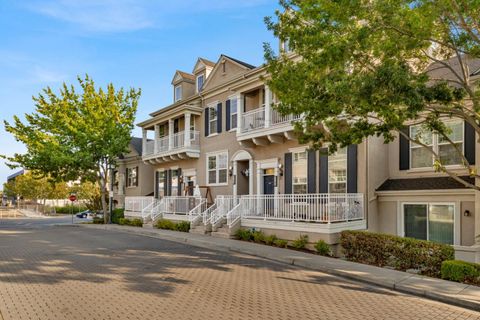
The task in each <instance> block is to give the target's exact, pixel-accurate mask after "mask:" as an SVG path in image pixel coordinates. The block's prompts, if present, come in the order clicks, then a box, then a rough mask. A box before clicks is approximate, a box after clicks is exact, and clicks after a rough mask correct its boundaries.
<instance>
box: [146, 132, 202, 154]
mask: <svg viewBox="0 0 480 320" xmlns="http://www.w3.org/2000/svg"><path fill="white" fill-rule="evenodd" d="M189 139H190V141H189V143H190V145H189V146H187V145H186V144H185V131H180V132H177V133H175V134H173V135H172V137H171V140H170V137H169V136H164V137H161V138H157V139H156V140H153V141H147V143H146V150H145V151H144V152H143V155H144V156H151V155H161V154H165V153H167V152H171V151H174V150H178V149H183V148H185V147H188V148H190V149H195V150H200V132H199V131H190V138H189ZM170 144H171V145H170ZM155 147H156V149H155Z"/></svg>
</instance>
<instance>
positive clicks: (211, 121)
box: [208, 105, 218, 134]
mask: <svg viewBox="0 0 480 320" xmlns="http://www.w3.org/2000/svg"><path fill="white" fill-rule="evenodd" d="M217 120H218V119H217V108H216V105H215V106H213V107H209V108H208V128H209V133H210V134H213V133H217Z"/></svg>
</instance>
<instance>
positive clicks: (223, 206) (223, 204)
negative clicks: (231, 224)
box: [209, 196, 240, 225]
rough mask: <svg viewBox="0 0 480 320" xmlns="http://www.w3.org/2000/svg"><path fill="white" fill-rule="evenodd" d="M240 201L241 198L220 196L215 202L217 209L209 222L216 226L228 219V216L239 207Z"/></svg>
mask: <svg viewBox="0 0 480 320" xmlns="http://www.w3.org/2000/svg"><path fill="white" fill-rule="evenodd" d="M239 201H240V197H236V196H218V197H217V199H216V200H215V202H216V203H217V208H216V209H215V210H214V211H213V212H212V215H211V217H210V221H209V222H210V223H211V224H212V225H214V224H216V223H217V222H219V221H220V220H222V219H223V218H226V217H227V214H228V213H229V212H230V211H231V210H232V209H233V208H234V207H235V206H236V205H238V203H239Z"/></svg>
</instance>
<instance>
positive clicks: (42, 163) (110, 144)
mask: <svg viewBox="0 0 480 320" xmlns="http://www.w3.org/2000/svg"><path fill="white" fill-rule="evenodd" d="M78 81H79V87H80V90H81V92H77V90H76V89H75V87H74V86H68V85H66V84H64V85H63V86H62V88H61V89H60V91H59V94H56V93H55V92H54V91H53V90H52V89H51V88H49V87H47V88H46V89H44V90H43V92H42V93H40V94H39V95H38V96H37V97H34V98H33V100H34V102H35V112H34V113H31V114H26V115H25V123H24V122H22V121H21V120H20V118H19V117H17V116H15V117H14V121H13V123H9V122H7V121H5V129H6V131H7V132H9V133H11V134H12V135H13V136H14V137H15V139H17V140H18V141H20V142H22V143H23V144H24V145H25V146H26V149H27V152H26V153H25V154H14V155H13V156H12V157H7V160H8V165H9V166H10V167H12V168H13V167H19V166H21V167H23V168H25V169H27V170H30V171H33V172H35V173H36V174H37V173H38V174H41V175H44V176H48V177H49V179H51V180H54V181H77V180H82V181H85V180H86V181H92V182H96V183H97V184H98V185H99V187H100V194H101V195H102V196H101V202H102V209H103V212H105V213H107V212H108V210H107V204H106V199H105V198H106V196H107V182H108V181H107V176H108V174H109V167H110V166H113V165H115V159H116V158H117V157H118V155H119V154H122V153H123V152H125V151H126V150H127V148H128V145H129V142H130V132H131V130H132V129H133V125H134V121H135V113H136V110H137V104H138V98H139V96H140V91H137V90H135V89H130V90H128V91H125V90H123V89H120V90H118V91H117V90H115V88H114V86H113V84H109V85H108V86H107V88H106V90H103V89H98V90H97V89H96V88H95V83H94V81H93V80H92V79H91V78H89V77H88V76H86V77H85V78H84V79H82V78H78ZM108 218H109V217H108V214H104V219H105V222H108Z"/></svg>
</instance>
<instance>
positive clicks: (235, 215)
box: [227, 199, 242, 228]
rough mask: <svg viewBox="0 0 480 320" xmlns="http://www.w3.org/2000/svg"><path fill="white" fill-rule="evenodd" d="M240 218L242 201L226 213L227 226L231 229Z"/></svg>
mask: <svg viewBox="0 0 480 320" xmlns="http://www.w3.org/2000/svg"><path fill="white" fill-rule="evenodd" d="M241 218H242V201H241V199H240V201H238V203H237V204H236V205H235V206H234V207H233V208H232V210H230V211H229V212H228V213H227V226H228V227H229V228H230V227H232V226H233V225H234V224H235V223H236V222H237V221H239V220H240V219H241Z"/></svg>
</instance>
